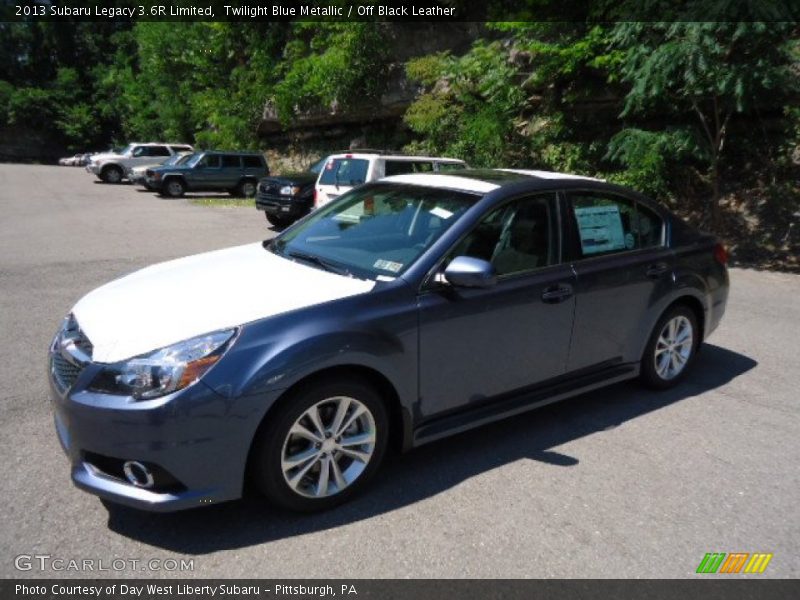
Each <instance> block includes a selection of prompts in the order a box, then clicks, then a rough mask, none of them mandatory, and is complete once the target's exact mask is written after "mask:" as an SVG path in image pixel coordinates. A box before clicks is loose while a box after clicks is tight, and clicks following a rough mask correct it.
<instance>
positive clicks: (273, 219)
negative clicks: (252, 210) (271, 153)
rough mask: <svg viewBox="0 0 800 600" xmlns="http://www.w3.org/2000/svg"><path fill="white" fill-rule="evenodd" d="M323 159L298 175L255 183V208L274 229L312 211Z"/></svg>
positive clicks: (291, 174) (290, 174)
mask: <svg viewBox="0 0 800 600" xmlns="http://www.w3.org/2000/svg"><path fill="white" fill-rule="evenodd" d="M327 160H328V159H327V157H325V158H321V159H319V160H318V161H317V162H315V163H312V164H311V165H310V166H309V167H308V169H306V170H305V171H302V172H299V173H286V174H284V175H274V176H272V177H265V178H264V179H262V180H261V181H259V182H258V194H257V195H256V208H257V209H258V210H263V211H264V215H265V216H266V218H267V221H269V222H270V223H271V224H272V225H274V226H275V227H277V228H278V229H283V228H284V227H288V226H289V225H291V224H292V223H294V222H295V221H297V220H298V219H299V218H301V217H304V216H306V215H307V214H308V213H309V212H311V209H312V208H314V183H315V182H316V181H317V177H318V176H319V172H320V170H321V169H322V167H323V166H324V165H325V163H326V161H327Z"/></svg>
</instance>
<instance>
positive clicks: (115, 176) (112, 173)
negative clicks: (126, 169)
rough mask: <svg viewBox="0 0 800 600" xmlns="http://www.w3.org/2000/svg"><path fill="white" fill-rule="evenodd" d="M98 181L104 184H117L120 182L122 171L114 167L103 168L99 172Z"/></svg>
mask: <svg viewBox="0 0 800 600" xmlns="http://www.w3.org/2000/svg"><path fill="white" fill-rule="evenodd" d="M100 179H102V180H103V181H105V182H106V183H119V182H120V181H122V169H120V168H119V167H118V166H116V165H109V166H107V167H103V170H102V171H101V172H100Z"/></svg>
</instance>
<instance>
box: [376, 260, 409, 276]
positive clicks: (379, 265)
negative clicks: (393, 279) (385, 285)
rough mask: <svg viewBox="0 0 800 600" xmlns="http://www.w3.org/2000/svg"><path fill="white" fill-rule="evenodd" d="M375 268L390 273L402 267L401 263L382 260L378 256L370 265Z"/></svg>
mask: <svg viewBox="0 0 800 600" xmlns="http://www.w3.org/2000/svg"><path fill="white" fill-rule="evenodd" d="M372 266H373V267H375V268H376V269H383V270H384V271H391V272H392V273H397V272H398V271H399V270H400V269H402V268H403V263H399V262H394V261H391V260H383V259H382V258H379V259H378V260H376V261H375V264H374V265H372Z"/></svg>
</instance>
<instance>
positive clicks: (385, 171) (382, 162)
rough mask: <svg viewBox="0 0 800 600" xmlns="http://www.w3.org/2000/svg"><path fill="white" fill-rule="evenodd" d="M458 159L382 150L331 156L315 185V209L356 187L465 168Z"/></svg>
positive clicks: (462, 162)
mask: <svg viewBox="0 0 800 600" xmlns="http://www.w3.org/2000/svg"><path fill="white" fill-rule="evenodd" d="M466 167H467V164H466V163H465V162H464V161H463V160H458V159H455V158H438V157H431V156H406V155H403V154H391V153H386V152H381V151H364V152H359V151H350V152H344V153H342V154H333V155H331V156H329V157H328V161H327V162H326V163H325V167H324V168H323V169H322V170H321V171H320V173H319V176H318V177H317V182H316V184H315V194H314V206H315V207H317V208H318V207H320V206H324V205H325V204H327V203H328V202H330V201H331V200H333V199H334V198H337V197H338V196H340V195H342V194H344V193H345V192H347V191H350V190H351V189H353V188H354V187H355V186H358V185H362V184H364V183H367V182H369V181H376V180H378V179H381V178H382V177H390V176H392V175H404V174H407V173H439V172H445V171H455V170H461V169H465V168H466Z"/></svg>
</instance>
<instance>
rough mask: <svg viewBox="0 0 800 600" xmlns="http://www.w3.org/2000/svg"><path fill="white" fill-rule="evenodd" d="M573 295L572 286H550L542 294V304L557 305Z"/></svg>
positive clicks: (560, 284) (564, 284)
mask: <svg viewBox="0 0 800 600" xmlns="http://www.w3.org/2000/svg"><path fill="white" fill-rule="evenodd" d="M574 293H575V292H574V291H573V289H572V286H571V285H569V284H567V283H559V284H557V285H551V286H550V287H548V288H545V290H544V292H542V302H544V303H545V304H558V303H559V302H563V301H564V300H566V299H567V298H570V297H571V296H572V294H574Z"/></svg>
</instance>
